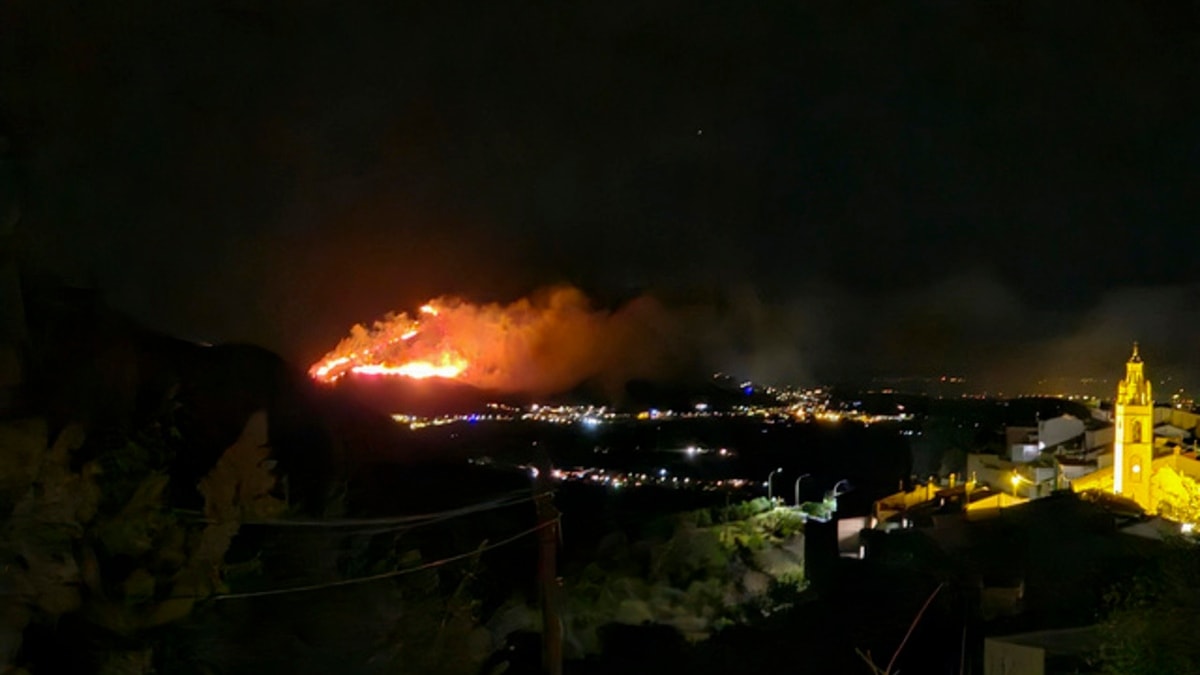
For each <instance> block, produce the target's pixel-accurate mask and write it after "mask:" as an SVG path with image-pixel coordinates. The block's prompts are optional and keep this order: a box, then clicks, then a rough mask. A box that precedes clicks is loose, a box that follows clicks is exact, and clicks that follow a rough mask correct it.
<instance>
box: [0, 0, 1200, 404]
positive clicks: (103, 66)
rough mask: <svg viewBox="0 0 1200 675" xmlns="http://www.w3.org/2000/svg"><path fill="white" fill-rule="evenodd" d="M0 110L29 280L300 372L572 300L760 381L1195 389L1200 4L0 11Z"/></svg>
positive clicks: (384, 5)
mask: <svg viewBox="0 0 1200 675" xmlns="http://www.w3.org/2000/svg"><path fill="white" fill-rule="evenodd" d="M0 124H3V125H4V127H6V130H7V133H8V134H9V135H10V136H11V137H12V140H13V142H14V145H15V147H16V151H17V153H18V157H19V159H20V161H21V162H22V170H23V176H22V178H23V188H24V194H25V197H24V202H25V203H24V220H23V222H22V224H21V226H20V227H21V235H20V238H19V244H20V245H21V250H20V255H21V257H22V260H23V261H24V263H25V265H26V269H28V270H30V271H31V273H36V274H38V275H42V276H48V278H55V279H58V280H60V281H62V282H64V283H68V284H79V285H88V286H94V287H97V288H99V289H100V290H101V291H102V292H103V293H104V295H105V297H106V298H107V299H108V301H109V302H110V303H111V304H113V305H114V306H116V307H118V308H121V309H123V310H126V311H128V312H129V313H130V314H132V315H133V316H135V317H136V318H138V319H139V320H141V321H143V322H145V323H146V324H147V325H150V326H153V327H155V328H160V329H163V330H166V331H169V332H171V333H174V334H176V335H179V336H181V337H184V338H189V339H196V340H205V341H212V342H223V341H230V340H247V341H253V342H257V343H260V344H263V345H266V346H268V347H270V348H272V349H275V350H277V351H279V352H281V353H282V354H284V355H285V356H287V357H288V358H292V359H295V360H296V361H297V362H298V363H303V364H307V363H308V362H311V361H312V360H314V359H315V358H316V357H318V356H320V355H321V354H322V353H324V351H325V350H327V349H329V348H330V347H332V345H333V343H334V342H336V341H337V339H339V338H340V337H341V336H342V335H343V334H344V333H345V331H346V328H347V327H348V326H349V325H350V324H351V323H353V322H357V321H366V320H370V319H372V318H374V317H376V316H378V315H380V314H382V313H384V312H385V311H387V310H391V309H404V308H412V307H414V306H415V305H417V304H420V303H421V302H423V301H424V300H425V299H427V298H429V297H433V296H437V295H442V294H447V293H451V294H461V295H464V296H466V297H469V298H472V299H475V300H501V301H508V300H512V299H514V298H516V297H519V296H521V295H523V294H526V293H529V292H530V291H532V290H533V289H536V288H538V287H541V286H545V285H548V284H557V283H569V284H574V285H577V286H579V287H581V288H583V289H585V290H586V291H587V292H588V293H590V294H592V295H593V296H594V297H595V298H596V302H597V304H598V305H601V306H610V305H616V304H619V303H620V302H622V301H625V300H628V299H630V298H633V297H636V296H638V295H640V294H643V293H650V294H653V295H654V296H655V297H656V298H659V299H660V300H661V302H662V305H663V307H665V308H666V311H669V312H674V311H679V312H682V313H685V314H687V315H688V316H690V317H695V316H706V317H709V318H710V321H709V323H710V324H711V326H710V327H709V328H708V330H711V331H714V332H718V333H722V334H723V335H724V338H723V340H724V341H723V342H722V344H724V345H726V347H727V349H725V350H724V352H725V353H726V354H730V355H734V356H733V358H732V360H733V364H734V367H741V368H742V369H743V370H745V371H748V372H749V373H750V374H753V375H760V376H770V375H772V374H773V375H775V376H777V377H783V376H788V377H797V378H840V377H863V376H870V375H874V374H933V373H938V372H959V373H965V374H967V375H969V376H972V377H979V378H982V379H983V380H988V379H989V378H990V379H991V380H996V381H1002V382H1004V383H1006V384H1008V385H1009V386H1018V385H1021V384H1024V383H1027V382H1030V381H1033V380H1036V379H1037V378H1038V377H1041V376H1045V375H1052V374H1060V373H1061V374H1092V373H1096V372H1097V371H1098V372H1099V374H1102V375H1109V376H1114V377H1115V376H1119V374H1120V368H1121V362H1122V361H1123V360H1124V358H1125V356H1126V354H1127V353H1128V344H1129V343H1130V342H1131V341H1132V340H1134V339H1140V340H1141V341H1142V344H1143V347H1144V350H1143V351H1144V354H1145V356H1146V358H1147V360H1148V363H1149V364H1150V366H1149V367H1150V368H1151V374H1152V375H1155V372H1154V369H1158V373H1157V375H1164V374H1173V375H1175V376H1176V377H1178V378H1180V381H1181V382H1187V383H1188V384H1189V386H1191V383H1192V382H1196V383H1197V384H1200V380H1198V379H1197V378H1196V377H1195V375H1196V373H1197V371H1200V337H1198V335H1200V333H1198V332H1197V327H1198V326H1200V291H1198V288H1200V287H1198V286H1197V285H1196V283H1195V277H1196V268H1197V266H1196V259H1197V254H1198V253H1200V237H1197V232H1200V228H1198V227H1197V214H1198V213H1200V210H1198V209H1197V207H1196V203H1195V200H1196V198H1197V196H1198V195H1200V5H1198V4H1197V3H1195V2H1190V3H1185V2H1149V3H1133V2H1122V3H1116V2H1045V1H1030V2H1024V3H1007V2H904V3H860V2H774V3H757V4H751V3H730V2H725V3H703V2H695V1H692V0H689V1H687V2H636V3H613V2H598V3H584V2H569V3H563V2H525V3H471V4H466V3H464V4H458V3H451V2H424V3H415V2H411V3H409V2H395V1H393V0H389V1H375V0H359V1H356V2H295V1H290V0H289V1H287V2H249V1H245V0H234V1H224V2H203V3H181V2H151V1H146V2H118V3H113V4H108V3H104V4H97V3H47V2H36V1H27V0H17V1H10V2H7V3H4V4H3V5H2V6H0ZM722 358H724V357H722ZM997 378H999V379H998V380H997ZM1004 378H1007V379H1004Z"/></svg>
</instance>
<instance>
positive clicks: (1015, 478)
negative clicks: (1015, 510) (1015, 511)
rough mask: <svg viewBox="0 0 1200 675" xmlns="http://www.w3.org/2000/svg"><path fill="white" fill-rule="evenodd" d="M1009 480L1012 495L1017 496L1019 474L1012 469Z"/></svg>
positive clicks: (1019, 482) (1019, 481)
mask: <svg viewBox="0 0 1200 675" xmlns="http://www.w3.org/2000/svg"><path fill="white" fill-rule="evenodd" d="M1009 481H1010V482H1011V483H1012V487H1013V497H1014V498H1015V497H1016V496H1017V486H1018V485H1020V484H1021V475H1020V474H1018V473H1017V472H1016V471H1014V472H1013V475H1012V478H1010V479H1009Z"/></svg>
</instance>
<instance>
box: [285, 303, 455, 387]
mask: <svg viewBox="0 0 1200 675" xmlns="http://www.w3.org/2000/svg"><path fill="white" fill-rule="evenodd" d="M419 313H420V315H421V318H410V317H409V316H408V315H407V314H403V313H401V314H398V315H396V314H391V315H388V316H386V317H384V319H383V320H381V321H377V322H376V323H375V325H374V327H373V328H371V329H369V330H368V329H367V328H365V327H363V326H362V325H356V326H354V328H352V329H351V331H350V337H348V338H346V339H345V340H342V342H341V343H340V344H339V345H338V346H337V348H336V349H334V350H333V351H331V352H329V353H328V354H326V355H325V358H323V359H321V360H320V361H318V362H317V363H315V364H313V366H312V368H310V369H309V371H308V373H309V375H311V376H312V377H313V378H315V379H317V380H320V381H322V382H336V381H337V380H338V379H340V378H342V377H344V376H345V375H346V374H348V373H354V374H357V375H385V376H402V377H411V378H413V379H417V380H423V379H425V378H430V377H442V378H447V379H453V378H456V377H458V376H460V375H462V374H463V372H464V371H466V370H467V367H468V366H469V365H470V364H469V363H468V362H467V359H465V358H464V357H463V356H462V355H461V354H459V353H458V352H457V351H456V350H454V349H452V348H449V347H446V346H445V345H439V344H436V343H437V342H440V341H438V340H436V339H431V340H427V341H425V342H429V343H431V344H425V345H417V342H419V341H418V340H417V338H419V337H421V336H422V335H425V334H430V335H435V334H436V332H437V330H436V326H430V325H427V324H428V322H431V321H434V320H436V317H437V316H438V315H439V314H440V311H439V309H438V307H437V306H436V305H434V304H433V303H429V304H426V305H422V306H421V308H420V310H419ZM435 337H436V336H435ZM430 351H433V352H435V353H434V354H433V355H432V356H422V357H420V358H405V357H407V356H411V355H413V354H414V353H422V354H428V353H429V352H430Z"/></svg>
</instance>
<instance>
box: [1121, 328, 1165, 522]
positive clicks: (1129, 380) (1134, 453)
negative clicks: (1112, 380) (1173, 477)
mask: <svg viewBox="0 0 1200 675" xmlns="http://www.w3.org/2000/svg"><path fill="white" fill-rule="evenodd" d="M1144 365H1145V364H1144V363H1142V357H1141V356H1140V355H1139V354H1138V346H1137V343H1136V342H1135V343H1133V355H1132V356H1130V357H1129V361H1128V362H1126V363H1125V379H1124V380H1122V381H1121V383H1120V384H1118V385H1117V404H1116V415H1117V429H1116V442H1115V452H1114V454H1113V493H1114V494H1118V495H1123V496H1125V497H1128V498H1130V499H1132V500H1134V501H1135V502H1137V503H1138V504H1139V505H1141V507H1142V508H1143V509H1145V510H1146V511H1147V512H1153V511H1154V510H1155V509H1154V504H1152V503H1151V500H1150V473H1151V464H1150V462H1151V460H1153V459H1154V398H1153V397H1152V396H1151V395H1150V381H1149V380H1147V379H1146V374H1145V371H1144V369H1143V366H1144Z"/></svg>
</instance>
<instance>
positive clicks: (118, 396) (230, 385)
mask: <svg viewBox="0 0 1200 675" xmlns="http://www.w3.org/2000/svg"><path fill="white" fill-rule="evenodd" d="M29 296H30V297H29V301H28V304H29V308H28V314H29V325H30V337H31V350H30V378H29V385H30V386H29V388H30V393H31V400H32V407H33V409H34V410H35V411H40V412H41V413H42V414H44V415H45V416H46V417H47V419H48V421H49V423H50V428H51V430H52V433H53V432H55V431H57V430H58V429H61V428H63V427H64V426H65V425H66V424H69V423H80V424H83V425H84V426H85V428H86V429H87V431H88V442H87V443H85V445H84V447H83V448H81V449H80V451H79V454H78V456H77V457H75V461H76V462H77V463H82V462H85V461H87V460H88V459H90V458H91V457H94V456H96V455H97V454H99V453H100V452H102V451H103V449H104V448H105V447H107V446H106V445H105V444H106V443H108V444H111V443H120V442H125V441H124V439H125V438H127V437H128V436H129V435H130V434H132V433H134V432H136V431H137V430H140V429H144V428H145V427H147V425H154V424H163V423H167V424H170V425H173V426H174V427H175V428H176V429H177V430H178V433H179V436H180V443H181V444H182V448H183V450H182V451H181V452H179V453H177V454H176V458H175V461H174V464H173V466H172V467H171V473H172V486H173V488H174V492H173V502H174V503H175V504H176V505H177V506H179V507H184V508H194V507H196V506H197V505H198V504H199V495H198V493H197V492H196V491H195V488H194V486H195V485H196V483H197V481H199V479H200V478H201V477H202V476H204V475H205V474H206V473H207V472H208V471H209V470H211V468H212V467H213V466H214V465H215V463H216V461H217V459H218V458H219V457H220V455H221V453H222V452H224V450H225V449H226V448H227V447H229V445H230V444H231V443H233V442H234V441H235V440H236V439H237V437H238V435H239V434H240V433H241V431H242V428H243V426H244V425H245V422H246V419H247V418H248V417H249V415H250V414H251V413H253V412H255V411H256V410H265V411H266V412H267V415H268V420H269V442H270V445H271V448H272V459H274V460H275V461H277V462H278V464H277V468H276V473H277V475H280V476H286V477H287V480H286V481H284V483H285V485H286V487H281V488H280V489H281V490H285V491H286V492H287V493H288V495H287V496H288V497H289V498H290V501H291V502H292V504H293V506H298V507H299V508H300V510H302V511H305V512H310V513H324V512H327V511H329V510H330V509H331V508H335V510H338V511H344V510H348V511H350V512H362V511H365V510H381V511H386V512H400V511H407V510H410V509H411V510H420V511H428V510H430V509H436V508H444V507H448V506H455V505H460V504H463V503H467V502H470V501H474V500H478V499H480V498H486V497H487V496H490V493H495V492H499V491H505V490H508V489H512V488H514V487H522V486H525V485H527V483H526V482H524V481H523V480H520V479H519V478H518V479H517V481H516V482H514V481H513V479H512V478H511V477H496V476H493V475H491V474H492V473H494V472H492V471H489V470H487V469H481V468H475V467H470V466H467V465H464V464H461V463H459V462H453V463H451V462H440V461H439V459H440V458H439V457H437V456H436V455H433V454H431V453H430V452H429V451H428V450H427V449H426V450H423V448H428V446H425V445H423V444H419V443H414V442H412V441H413V439H412V435H411V433H410V432H408V431H407V430H406V429H404V428H403V427H400V426H399V425H397V424H396V423H395V422H394V421H393V420H392V419H391V418H390V417H388V416H387V415H386V414H383V412H381V411H380V410H379V409H378V408H377V407H375V406H370V405H364V404H363V400H364V398H365V396H364V393H363V392H364V391H367V390H360V391H353V390H349V391H348V390H347V389H345V388H330V387H325V386H319V385H317V384H315V383H314V382H312V381H311V380H310V379H309V378H308V377H307V376H306V375H305V374H304V373H303V372H302V371H300V370H299V369H298V368H296V367H294V366H292V365H291V364H288V363H287V362H285V361H284V360H283V359H282V358H280V357H279V356H278V355H276V354H274V353H272V352H270V351H268V350H266V349H263V348H260V347H256V346H252V345H238V344H232V345H220V346H207V345H201V344H197V343H192V342H188V341H185V340H180V339H176V338H173V337H170V336H166V335H163V334H161V333H157V332H155V331H152V330H148V329H146V328H144V327H141V326H139V325H137V324H136V323H134V322H133V321H131V320H129V319H128V318H127V317H125V316H124V315H122V314H121V313H120V312H117V311H115V310H113V309H111V308H109V307H107V306H106V305H105V304H104V303H103V301H102V300H101V299H100V298H99V296H98V295H97V294H95V293H94V292H89V291H80V290H74V289H67V290H62V289H57V290H53V291H43V292H40V293H36V294H29ZM368 393H369V392H368ZM439 400H441V399H436V398H435V399H434V401H435V403H436V402H437V401H439ZM431 405H432V404H431ZM418 466H420V467H422V468H421V469H420V476H421V478H420V479H419V480H416V479H412V478H411V477H409V476H408V474H409V473H412V470H413V469H416V468H417V467H418ZM479 473H487V474H489V475H488V476H484V477H473V476H474V474H479ZM401 484H404V485H407V487H405V488H404V489H399V487H400V485H401ZM451 486H454V487H453V489H450V487H451ZM465 486H470V488H471V489H465ZM443 488H444V489H443ZM335 493H336V494H341V495H344V496H343V497H341V498H340V499H341V502H342V503H339V504H338V505H337V506H336V507H334V505H333V504H332V503H331V501H330V499H331V495H334V494H335Z"/></svg>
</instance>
